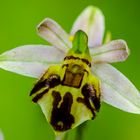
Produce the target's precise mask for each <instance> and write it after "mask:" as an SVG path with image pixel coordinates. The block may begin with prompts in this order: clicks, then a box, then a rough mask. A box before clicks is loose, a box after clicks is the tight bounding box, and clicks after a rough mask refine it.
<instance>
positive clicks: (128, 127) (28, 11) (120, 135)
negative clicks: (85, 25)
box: [0, 0, 140, 140]
mask: <svg viewBox="0 0 140 140" xmlns="http://www.w3.org/2000/svg"><path fill="white" fill-rule="evenodd" d="M88 5H95V6H98V7H99V8H100V9H102V11H103V13H104V15H105V19H106V30H109V31H111V32H112V37H113V39H120V38H121V39H125V40H126V41H127V43H128V45H129V48H130V50H131V55H130V57H129V59H128V60H127V61H126V62H124V63H117V64H115V66H116V67H117V68H118V69H119V70H120V71H121V72H122V73H124V74H125V75H126V76H127V77H128V78H129V79H131V81H132V82H133V83H134V84H135V85H136V87H137V88H138V89H139V90H140V87H139V84H140V45H139V44H140V43H139V41H140V35H139V34H140V8H139V5H140V1H139V0H133V1H132V0H129V1H128V0H116V1H113V0H70V1H66V0H50V1H49V0H6V1H2V0H1V1H0V53H2V52H4V51H6V50H9V49H12V48H15V47H17V46H20V45H25V44H47V42H45V41H44V40H43V39H41V38H40V37H38V36H37V34H36V25H37V24H38V23H39V22H40V21H41V20H42V19H44V18H45V17H51V18H53V19H54V20H56V21H57V22H58V23H60V24H61V25H62V27H63V28H64V29H66V31H67V32H69V30H70V28H71V26H72V23H73V21H74V20H75V18H76V17H77V16H78V14H79V13H80V12H81V11H82V10H83V9H84V8H85V7H86V6H88ZM35 81H36V80H35V79H32V78H28V77H24V76H21V75H16V74H13V73H10V72H7V71H4V70H0V128H1V129H2V131H3V132H4V135H5V139H6V140H53V138H54V133H53V131H52V129H51V127H50V126H49V124H48V123H47V122H46V120H45V117H44V115H43V114H42V112H41V110H40V108H39V106H37V105H36V104H34V103H32V102H31V99H30V97H29V92H30V90H31V88H32V86H33V84H34V82H35ZM88 125H89V127H88V128H87V129H86V130H85V131H84V139H85V140H92V139H93V140H112V139H113V140H132V139H134V140H139V139H140V115H133V114H129V113H126V112H123V111H120V110H118V109H116V108H113V107H111V106H109V105H106V104H102V108H101V111H100V113H99V114H98V117H97V118H96V119H95V120H94V121H88ZM73 131H74V130H73Z"/></svg>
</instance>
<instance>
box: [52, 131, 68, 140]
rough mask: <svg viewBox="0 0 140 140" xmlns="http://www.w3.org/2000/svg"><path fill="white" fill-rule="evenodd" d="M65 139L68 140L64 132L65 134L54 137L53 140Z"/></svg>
mask: <svg viewBox="0 0 140 140" xmlns="http://www.w3.org/2000/svg"><path fill="white" fill-rule="evenodd" d="M67 139H68V134H67V132H65V133H62V134H60V135H58V136H56V139H55V140H67Z"/></svg>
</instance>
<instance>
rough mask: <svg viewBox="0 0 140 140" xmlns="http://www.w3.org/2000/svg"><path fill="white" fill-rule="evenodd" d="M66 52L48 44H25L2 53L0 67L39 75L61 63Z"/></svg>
mask: <svg viewBox="0 0 140 140" xmlns="http://www.w3.org/2000/svg"><path fill="white" fill-rule="evenodd" d="M63 58H64V53H63V52H61V51H60V50H59V49H57V48H55V47H52V46H46V45H25V46H21V47H17V48H15V49H12V50H10V51H7V52H4V53H3V54H1V55H0V68H3V69H5V70H8V71H12V72H15V73H18V74H22V75H25V76H30V77H35V78H37V77H39V76H40V75H41V74H42V73H43V72H44V71H45V70H46V69H47V68H48V67H49V66H50V65H52V64H58V63H61V61H62V60H63Z"/></svg>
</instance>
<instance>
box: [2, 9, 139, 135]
mask: <svg viewBox="0 0 140 140" xmlns="http://www.w3.org/2000/svg"><path fill="white" fill-rule="evenodd" d="M104 28H105V25H104V15H103V14H102V12H101V11H100V9H98V8H97V7H94V6H89V7H87V8H86V9H85V10H84V11H83V12H82V13H81V14H80V15H79V17H78V18H77V19H76V21H75V22H74V24H73V26H72V29H71V31H70V33H69V34H68V33H67V32H66V31H65V30H63V29H62V27H61V26H60V25H59V24H58V23H56V22H55V21H54V20H52V19H50V18H46V19H45V20H43V21H42V22H41V23H40V24H39V25H38V26H37V33H38V34H39V36H41V37H42V38H43V39H45V40H46V41H48V42H49V43H50V44H51V46H49V45H24V46H20V47H17V48H14V49H12V50H9V51H6V52H4V53H2V54H1V55H0V67H1V68H2V69H5V70H8V71H11V72H15V73H18V74H21V75H24V76H29V77H33V78H37V79H39V80H38V82H37V84H36V85H35V87H34V88H33V90H32V91H31V94H30V95H31V96H32V98H33V101H34V102H37V103H38V104H39V105H40V106H41V108H42V111H43V113H44V114H45V116H46V118H47V120H48V122H50V124H51V125H52V126H53V128H54V130H55V131H56V132H58V131H65V130H68V129H71V128H74V127H76V126H78V125H79V124H81V123H82V122H84V121H85V120H89V119H91V118H94V117H93V116H92V115H93V114H94V113H96V112H98V111H99V108H100V101H101V102H105V103H107V104H109V105H112V106H114V107H116V108H119V109H121V110H123V111H126V112H130V113H135V114H140V94H139V91H138V90H137V89H136V87H135V86H134V85H133V84H132V83H131V82H130V81H129V80H128V79H127V78H126V77H125V76H124V75H123V74H122V73H121V72H119V71H118V70H117V69H116V68H114V67H113V66H112V65H111V64H110V63H114V62H122V61H125V60H126V59H127V57H128V55H129V49H128V46H127V43H126V42H125V41H124V40H122V39H119V40H113V41H109V42H108V43H105V44H103V37H104ZM46 71H47V72H46ZM50 75H51V76H50ZM85 75H86V76H87V79H85V77H86V76H85ZM49 76H50V77H49ZM40 77H41V78H40ZM62 77H64V78H62ZM46 79H47V80H46ZM74 81H75V82H74ZM92 83H93V84H92ZM59 84H61V87H60V85H59ZM81 85H83V87H82V88H80V86H81ZM58 86H59V88H58ZM66 87H68V88H66ZM57 90H58V91H59V92H58V91H57ZM60 90H61V91H60ZM68 90H69V91H68ZM72 91H74V92H77V93H78V94H77V95H74V94H72V93H70V92H72ZM47 92H48V93H47ZM50 92H51V95H50V96H49V94H50ZM80 92H82V94H81V93H80ZM46 93H47V95H44V94H46ZM62 94H63V95H62ZM47 96H48V97H47ZM52 96H53V97H52ZM77 96H78V97H77ZM42 97H44V98H42ZM62 98H63V102H62V101H61V100H62ZM60 101H61V102H62V103H61V104H60ZM91 102H93V104H92V103H91ZM47 103H48V104H49V105H47V107H48V108H46V104H47ZM58 106H59V107H58ZM77 106H78V107H77ZM80 108H82V109H80ZM64 112H65V113H64ZM91 114H92V115H91ZM63 117H65V118H67V119H64V118H63Z"/></svg>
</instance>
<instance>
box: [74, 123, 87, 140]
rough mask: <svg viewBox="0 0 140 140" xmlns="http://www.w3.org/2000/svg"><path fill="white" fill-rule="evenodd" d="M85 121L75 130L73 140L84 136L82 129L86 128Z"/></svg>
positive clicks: (80, 139) (78, 139)
mask: <svg viewBox="0 0 140 140" xmlns="http://www.w3.org/2000/svg"><path fill="white" fill-rule="evenodd" d="M86 127H87V122H84V123H83V124H81V125H80V126H78V128H77V131H76V136H75V140H82V139H83V138H84V137H83V136H84V131H85V130H86Z"/></svg>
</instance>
